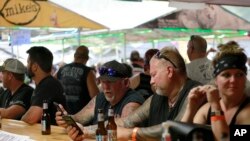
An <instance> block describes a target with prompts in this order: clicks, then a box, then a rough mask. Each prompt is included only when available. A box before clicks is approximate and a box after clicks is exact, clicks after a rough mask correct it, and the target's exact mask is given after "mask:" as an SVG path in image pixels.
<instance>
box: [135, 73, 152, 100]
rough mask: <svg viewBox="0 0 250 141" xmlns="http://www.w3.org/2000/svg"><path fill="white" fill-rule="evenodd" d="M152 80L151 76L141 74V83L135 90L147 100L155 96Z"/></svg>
mask: <svg viewBox="0 0 250 141" xmlns="http://www.w3.org/2000/svg"><path fill="white" fill-rule="evenodd" d="M150 79H151V76H150V75H146V74H145V73H140V83H139V85H138V86H137V87H136V88H135V90H136V91H138V92H139V93H140V94H141V95H142V96H143V97H144V98H145V99H147V98H148V97H150V96H151V95H152V94H154V92H153V91H152V89H151V84H150Z"/></svg>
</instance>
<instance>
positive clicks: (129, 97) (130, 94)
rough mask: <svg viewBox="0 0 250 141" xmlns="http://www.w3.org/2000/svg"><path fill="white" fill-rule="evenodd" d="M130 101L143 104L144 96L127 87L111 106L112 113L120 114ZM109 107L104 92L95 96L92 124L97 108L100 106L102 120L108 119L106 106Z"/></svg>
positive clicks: (95, 121)
mask: <svg viewBox="0 0 250 141" xmlns="http://www.w3.org/2000/svg"><path fill="white" fill-rule="evenodd" d="M130 102H135V103H139V104H143V102H144V98H143V97H142V96H141V95H140V94H139V93H137V92H136V91H134V90H132V89H129V90H128V91H127V92H126V94H125V95H124V97H123V98H122V99H121V100H120V101H119V102H118V103H117V104H116V105H114V106H113V109H114V115H116V116H121V114H122V110H123V107H124V106H126V105H127V104H128V103H130ZM109 107H110V104H109V102H108V101H107V100H106V98H105V96H104V93H100V94H98V95H97V96H96V103H95V115H94V118H93V122H92V124H97V114H98V109H99V108H102V109H103V113H104V120H107V119H108V115H107V114H108V108H109Z"/></svg>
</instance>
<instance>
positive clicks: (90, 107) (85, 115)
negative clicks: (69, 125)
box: [73, 97, 96, 125]
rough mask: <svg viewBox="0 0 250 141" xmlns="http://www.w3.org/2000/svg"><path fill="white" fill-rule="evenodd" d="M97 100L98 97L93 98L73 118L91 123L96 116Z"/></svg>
mask: <svg viewBox="0 0 250 141" xmlns="http://www.w3.org/2000/svg"><path fill="white" fill-rule="evenodd" d="M95 101H96V97H94V98H92V99H91V100H90V102H89V103H88V104H87V105H86V106H85V107H84V108H83V109H82V110H81V111H80V112H78V113H76V114H75V115H73V118H74V119H75V120H76V121H77V122H79V123H81V124H83V125H85V124H87V123H89V122H90V121H91V120H92V119H93V117H94V109H95Z"/></svg>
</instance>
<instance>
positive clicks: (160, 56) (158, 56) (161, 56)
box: [155, 51, 177, 68]
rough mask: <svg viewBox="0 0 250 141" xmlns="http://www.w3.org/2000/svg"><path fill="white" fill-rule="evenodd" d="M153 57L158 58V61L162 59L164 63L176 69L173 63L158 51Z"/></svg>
mask: <svg viewBox="0 0 250 141" xmlns="http://www.w3.org/2000/svg"><path fill="white" fill-rule="evenodd" d="M155 57H156V58H158V59H162V58H163V59H165V60H166V61H168V62H170V63H171V64H172V65H173V66H174V67H175V68H177V67H176V65H175V64H174V62H173V61H171V60H170V59H169V58H167V57H166V56H164V55H162V54H161V52H160V51H158V52H157V53H156V54H155Z"/></svg>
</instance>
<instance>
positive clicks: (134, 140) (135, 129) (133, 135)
mask: <svg viewBox="0 0 250 141" xmlns="http://www.w3.org/2000/svg"><path fill="white" fill-rule="evenodd" d="M138 129H139V128H138V127H135V128H134V129H133V132H132V141H136V134H137V131H138Z"/></svg>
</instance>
